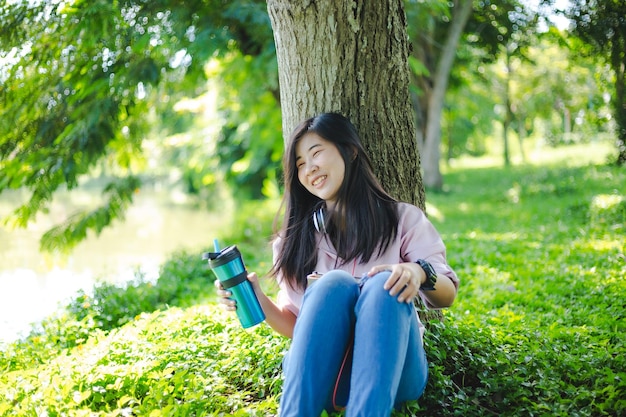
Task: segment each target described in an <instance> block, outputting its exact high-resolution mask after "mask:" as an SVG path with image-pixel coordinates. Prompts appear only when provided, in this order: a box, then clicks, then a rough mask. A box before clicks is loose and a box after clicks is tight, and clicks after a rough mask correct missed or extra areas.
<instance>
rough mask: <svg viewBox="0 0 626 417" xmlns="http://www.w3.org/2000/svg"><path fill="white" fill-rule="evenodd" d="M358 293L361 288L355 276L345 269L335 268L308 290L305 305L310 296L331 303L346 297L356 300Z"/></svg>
mask: <svg viewBox="0 0 626 417" xmlns="http://www.w3.org/2000/svg"><path fill="white" fill-rule="evenodd" d="M358 295H359V288H358V285H357V282H356V280H355V279H354V277H353V276H352V275H350V274H348V273H347V272H345V271H341V270H333V271H330V272H327V273H325V274H324V275H323V276H322V277H321V278H320V279H318V280H317V281H316V282H315V283H314V284H312V285H311V286H310V287H309V288H308V289H307V290H306V292H305V294H304V300H303V305H304V303H305V302H306V301H307V299H310V298H317V299H320V300H324V301H325V302H326V303H329V302H332V301H333V300H334V301H338V302H341V300H346V299H347V300H356V298H358ZM341 304H343V303H341Z"/></svg>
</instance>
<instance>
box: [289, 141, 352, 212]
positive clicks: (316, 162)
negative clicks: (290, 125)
mask: <svg viewBox="0 0 626 417" xmlns="http://www.w3.org/2000/svg"><path fill="white" fill-rule="evenodd" d="M296 168H297V170H298V180H299V181H300V183H301V184H302V185H303V186H304V188H306V189H307V190H308V191H309V192H310V193H311V194H313V195H315V196H317V197H319V198H321V199H322V200H325V201H326V205H327V206H328V207H329V208H332V207H333V206H334V205H335V202H336V200H337V195H338V192H339V188H340V187H341V184H342V183H343V179H344V176H345V171H346V164H345V162H344V160H343V158H342V157H341V153H340V152H339V149H337V146H335V145H334V144H333V143H332V142H329V141H327V140H326V139H324V138H322V137H321V136H319V135H318V134H316V133H313V132H311V133H307V134H305V135H303V136H302V138H300V140H299V141H298V143H297V145H296Z"/></svg>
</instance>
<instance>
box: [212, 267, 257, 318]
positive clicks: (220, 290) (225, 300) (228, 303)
mask: <svg viewBox="0 0 626 417" xmlns="http://www.w3.org/2000/svg"><path fill="white" fill-rule="evenodd" d="M248 281H250V284H252V288H253V289H254V292H255V293H256V294H257V295H258V294H259V292H263V290H262V289H261V285H260V284H259V278H258V277H257V275H256V273H255V272H251V273H249V274H248ZM214 284H215V288H216V289H217V290H216V293H217V297H218V300H217V302H218V303H219V304H220V305H221V306H222V308H223V309H224V310H227V311H235V310H237V302H236V301H235V300H234V299H232V298H230V297H232V296H233V293H232V292H231V291H228V290H226V289H224V287H222V283H221V282H220V280H219V279H216V280H215V282H214Z"/></svg>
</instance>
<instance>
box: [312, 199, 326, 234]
mask: <svg viewBox="0 0 626 417" xmlns="http://www.w3.org/2000/svg"><path fill="white" fill-rule="evenodd" d="M325 212H326V209H325V207H324V205H322V206H321V207H320V208H318V209H317V210H315V211H313V224H314V225H315V230H317V231H318V232H320V233H323V234H326V224H325V222H324V213H325Z"/></svg>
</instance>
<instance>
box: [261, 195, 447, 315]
mask: <svg viewBox="0 0 626 417" xmlns="http://www.w3.org/2000/svg"><path fill="white" fill-rule="evenodd" d="M398 211H399V214H400V222H399V225H398V234H397V236H396V239H395V240H394V241H393V242H391V243H390V245H389V248H388V249H387V251H386V252H385V253H384V254H382V255H381V256H380V257H378V258H376V259H370V260H369V262H367V263H359V262H355V261H352V262H349V263H347V264H343V265H342V262H341V260H338V259H337V254H336V252H335V249H334V248H333V246H332V244H331V243H330V241H329V240H328V239H326V238H325V236H324V235H322V234H321V233H317V234H316V238H317V240H318V242H319V244H318V256H317V266H316V268H315V271H316V272H318V273H319V274H324V273H325V272H328V271H331V270H333V269H341V270H343V271H346V272H348V273H349V274H351V275H352V276H355V277H361V276H362V275H363V274H365V273H367V272H368V271H369V270H370V269H371V268H372V267H373V266H375V265H381V264H397V263H402V262H415V261H416V260H418V259H425V260H427V261H428V262H430V264H431V265H432V266H433V268H435V270H436V271H437V272H438V273H440V274H443V275H446V276H447V277H449V278H450V279H451V280H452V282H453V283H454V285H455V286H456V287H457V288H458V286H459V279H458V277H457V276H456V274H455V273H454V271H453V270H452V268H450V266H449V265H448V263H447V262H446V248H445V245H444V243H443V241H442V240H441V236H439V233H438V232H437V230H436V229H435V227H434V226H433V225H432V223H431V222H430V221H429V220H428V218H427V217H426V215H425V214H424V212H423V211H422V210H420V209H419V208H418V207H416V206H414V205H412V204H408V203H399V204H398ZM279 247H280V238H278V239H276V240H275V241H274V244H273V250H274V255H276V253H277V249H278V248H279ZM310 272H313V271H310ZM278 285H279V287H280V291H279V292H278V304H279V305H280V306H283V307H286V308H287V309H288V310H289V311H291V312H292V313H293V314H295V315H296V316H297V315H298V313H299V311H300V306H301V305H302V296H303V295H304V292H303V291H300V290H294V289H291V288H290V287H289V285H288V284H287V283H286V282H285V281H283V280H281V279H280V277H279V279H278ZM422 299H423V300H424V302H425V304H426V305H427V306H429V307H432V306H430V305H429V303H428V301H427V300H426V299H425V298H424V297H423V296H422Z"/></svg>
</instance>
